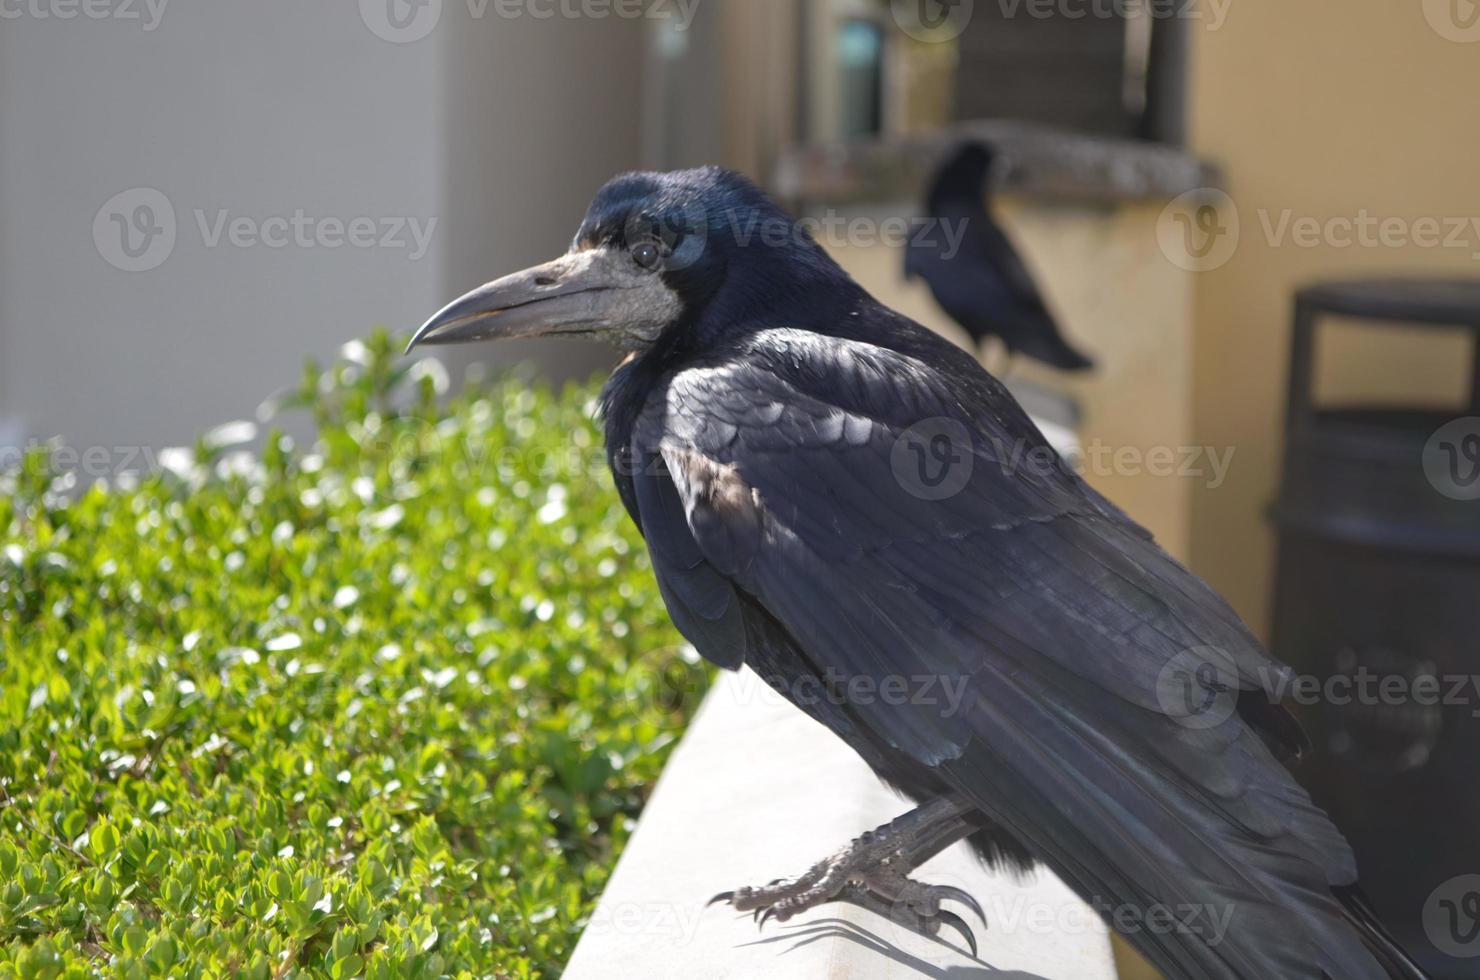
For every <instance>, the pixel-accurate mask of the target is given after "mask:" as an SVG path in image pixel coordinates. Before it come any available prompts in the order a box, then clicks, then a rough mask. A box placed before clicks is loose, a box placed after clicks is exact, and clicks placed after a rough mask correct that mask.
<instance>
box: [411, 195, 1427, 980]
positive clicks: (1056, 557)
mask: <svg viewBox="0 0 1480 980" xmlns="http://www.w3.org/2000/svg"><path fill="white" fill-rule="evenodd" d="M778 230H779V231H780V232H782V233H780V234H778V233H776V232H777V231H778ZM537 334H578V335H590V336H598V337H604V338H606V339H608V340H610V341H612V342H613V343H615V344H616V345H617V346H619V347H621V348H623V349H625V350H626V351H628V356H627V358H626V359H625V360H624V361H623V362H622V364H621V366H620V367H619V368H618V369H617V370H616V372H615V373H614V374H613V375H612V378H611V380H610V381H609V382H608V384H607V386H606V388H605V390H604V393H603V396H602V404H603V406H604V412H605V425H606V438H607V453H608V459H609V462H610V465H611V471H612V474H613V476H614V478H615V480H616V484H617V488H618V490H619V492H620V494H621V499H622V502H623V503H624V504H625V505H626V508H627V510H628V512H629V513H630V514H631V516H632V519H633V520H634V521H635V522H636V523H637V525H638V526H639V527H640V528H641V530H642V534H643V536H644V538H645V539H646V541H647V545H648V549H649V552H650V554H651V557H652V562H653V566H654V570H655V572H656V574H657V578H658V583H659V585H660V587H661V590H662V594H663V597H664V599H665V601H666V603H667V606H668V609H669V611H670V613H671V614H672V616H673V620H674V622H675V623H676V624H677V625H678V628H679V629H680V630H681V631H682V632H683V633H684V635H685V636H686V637H688V638H689V640H690V641H692V642H693V644H694V645H695V646H696V647H697V648H698V649H699V651H700V652H701V653H703V655H704V656H705V657H707V658H708V659H709V660H711V661H713V662H714V663H716V664H718V665H720V666H722V667H726V668H729V669H736V668H738V667H740V666H741V665H742V664H745V665H749V666H750V667H752V668H754V670H755V671H756V672H757V673H758V674H759V675H760V676H761V677H762V678H764V679H765V680H766V681H767V682H768V683H769V684H771V685H772V686H774V687H775V688H776V689H777V690H778V691H780V692H781V693H782V694H784V695H785V696H787V697H788V698H790V699H791V700H792V701H793V702H794V703H796V704H797V705H798V707H800V708H801V709H802V710H804V711H806V712H807V713H808V714H810V715H811V716H812V717H813V718H815V719H816V720H818V721H819V722H821V723H822V724H824V725H826V726H827V727H828V728H829V729H831V730H832V731H833V732H834V733H836V734H837V735H838V737H840V738H842V739H843V740H845V741H846V742H847V743H848V744H849V745H850V746H852V747H853V748H854V749H855V750H857V752H858V753H859V755H861V756H862V757H863V759H864V760H865V761H866V762H867V763H868V764H869V765H870V766H871V767H872V768H873V770H874V771H875V772H876V773H878V774H879V776H880V777H882V778H883V779H884V780H885V781H886V782H888V783H889V784H891V785H892V786H894V787H896V788H897V789H898V790H900V791H902V792H903V793H904V794H906V795H907V796H909V797H912V798H913V799H914V800H916V801H918V803H919V806H918V808H917V809H915V810H913V811H911V812H910V813H908V814H906V815H904V816H902V817H900V818H899V819H897V820H895V821H893V822H892V823H890V824H888V825H886V826H884V827H881V828H878V829H877V830H875V831H873V832H872V833H869V834H865V835H863V836H861V837H859V838H858V839H857V840H855V841H854V842H853V843H852V844H850V845H848V846H847V847H844V848H843V849H842V850H840V851H838V852H837V853H835V854H833V855H831V856H829V857H826V858H824V859H823V860H821V861H819V862H818V863H817V864H816V865H815V866H813V867H812V868H811V869H809V870H807V871H806V872H804V873H803V874H801V875H800V876H799V877H797V878H793V879H788V880H784V881H779V882H777V883H775V884H772V885H766V886H760V887H747V888H739V889H736V890H735V891H732V892H726V893H723V894H722V895H720V896H717V898H720V899H724V900H726V901H728V902H730V903H731V904H732V905H733V906H734V907H736V908H738V909H741V910H749V911H754V912H755V913H756V914H757V915H758V917H760V918H761V919H762V921H763V922H764V920H765V919H766V918H769V917H774V918H777V919H786V918H789V917H790V916H793V915H795V914H797V913H798V912H800V911H802V910H804V909H808V908H812V907H815V906H817V905H819V904H822V903H825V902H829V901H835V900H842V901H849V902H855V903H857V904H860V905H863V906H865V907H868V908H872V909H875V910H878V911H880V912H882V913H884V914H886V915H891V916H892V917H894V918H896V919H902V920H904V921H906V922H907V923H908V924H911V925H913V926H914V927H916V928H918V929H921V930H923V931H927V932H931V933H935V932H938V931H939V929H940V927H941V926H942V925H949V926H951V927H953V928H956V929H959V930H960V931H961V932H962V933H963V935H964V936H965V937H966V939H967V942H968V943H970V944H972V946H973V950H974V940H973V939H972V936H971V932H970V930H969V928H968V927H967V926H966V924H965V922H964V921H963V920H962V919H961V917H960V916H958V915H957V914H956V913H955V912H952V911H951V910H949V909H947V908H943V907H942V906H941V902H942V900H946V901H951V902H959V903H962V904H963V905H964V906H965V907H967V908H971V909H973V910H975V911H977V912H978V914H979V913H980V906H979V905H977V903H976V902H975V900H974V899H973V898H972V897H971V896H969V895H967V894H965V893H964V892H962V891H961V890H960V889H955V888H949V887H943V886H932V885H929V884H924V883H921V882H917V881H915V880H913V879H911V878H909V877H907V875H908V873H909V872H910V871H911V870H913V869H914V868H915V867H917V866H918V865H920V864H921V863H922V862H924V861H925V860H927V859H928V858H929V857H931V856H932V855H934V854H936V853H938V852H939V851H941V850H942V849H943V848H945V847H946V846H948V845H950V844H952V843H954V842H955V841H958V840H961V839H964V838H969V839H970V841H971V843H972V845H973V846H974V847H975V848H976V850H977V851H978V853H980V854H981V855H982V857H983V858H984V859H985V860H988V861H991V862H993V863H995V864H998V865H1005V866H1009V867H1017V868H1026V867H1029V866H1031V865H1033V864H1034V863H1035V862H1041V863H1043V864H1045V865H1047V866H1048V867H1049V868H1051V869H1052V870H1053V871H1054V872H1055V873H1056V874H1057V875H1059V877H1060V878H1062V879H1063V880H1064V881H1065V882H1066V883H1068V884H1069V885H1070V886H1071V887H1072V888H1073V889H1074V890H1075V891H1076V892H1077V893H1078V894H1079V895H1081V896H1083V897H1084V899H1085V900H1086V901H1088V902H1090V903H1091V904H1092V905H1093V906H1094V907H1095V908H1096V909H1098V910H1099V911H1100V913H1101V914H1102V915H1104V916H1105V917H1106V919H1107V921H1108V922H1109V923H1110V924H1111V925H1112V926H1122V927H1123V926H1125V924H1126V923H1127V922H1135V921H1137V919H1136V917H1137V916H1139V917H1140V921H1143V922H1150V921H1152V917H1153V916H1155V917H1156V921H1160V922H1161V923H1162V925H1163V927H1161V928H1155V927H1149V926H1148V927H1145V928H1138V929H1135V930H1133V931H1131V932H1130V934H1129V935H1128V936H1127V938H1128V939H1129V941H1130V942H1131V943H1133V944H1134V945H1135V946H1137V947H1138V948H1139V949H1140V950H1141V951H1142V952H1143V953H1144V954H1145V955H1146V956H1147V957H1148V958H1149V959H1150V960H1151V961H1152V962H1153V963H1155V964H1156V965H1157V966H1158V967H1160V968H1161V970H1162V971H1163V972H1164V973H1165V974H1166V975H1167V976H1168V977H1171V978H1174V980H1179V978H1187V980H1208V978H1214V980H1234V978H1241V980H1268V978H1329V980H1379V978H1384V977H1405V978H1415V977H1421V976H1422V974H1421V973H1420V972H1419V970H1418V969H1417V968H1416V967H1414V966H1413V965H1412V964H1411V963H1410V962H1409V961H1408V959H1407V957H1405V956H1404V954H1403V953H1402V951H1401V950H1400V949H1399V948H1398V947H1397V946H1396V945H1395V944H1394V943H1393V941H1392V940H1391V939H1390V938H1389V937H1388V936H1387V934H1386V933H1385V932H1384V931H1383V930H1382V928H1381V926H1380V925H1379V924H1378V923H1377V920H1376V919H1375V918H1374V917H1373V915H1372V913H1371V912H1370V911H1369V910H1368V907H1367V905H1366V903H1365V902H1364V901H1363V899H1362V897H1361V894H1360V893H1359V892H1358V891H1357V889H1356V880H1357V872H1356V868H1355V866H1354V862H1353V858H1352V853H1351V851H1350V849H1349V848H1348V847H1347V844H1346V841H1345V840H1344V839H1343V838H1342V836H1341V834H1340V833H1339V832H1338V831H1337V830H1336V828H1335V827H1334V826H1332V824H1331V822H1330V821H1329V820H1328V819H1327V817H1326V815H1325V814H1324V813H1322V812H1321V811H1320V810H1319V809H1317V808H1316V807H1315V806H1314V805H1313V804H1312V803H1311V801H1310V799H1309V797H1308V796H1307V795H1306V794H1305V792H1304V791H1303V790H1302V789H1301V788H1300V787H1299V785H1297V784H1296V782H1295V781H1294V779H1293V778H1291V776H1290V774H1289V772H1288V771H1287V770H1286V768H1285V767H1284V765H1282V762H1281V760H1286V759H1290V758H1293V757H1294V756H1296V755H1297V754H1298V753H1299V752H1300V751H1301V748H1302V745H1303V736H1302V734H1301V732H1300V729H1299V727H1298V725H1297V724H1296V723H1295V722H1294V720H1293V719H1292V718H1291V717H1290V716H1289V715H1287V714H1286V713H1285V711H1284V710H1283V709H1282V708H1281V707H1280V706H1279V704H1278V692H1279V691H1280V690H1281V689H1282V687H1283V685H1284V684H1285V683H1286V682H1287V681H1288V680H1289V678H1290V673H1289V670H1288V668H1286V667H1284V666H1282V665H1281V664H1279V663H1276V662H1275V661H1273V660H1272V659H1270V657H1269V656H1268V654H1266V653H1265V652H1264V650H1263V649H1261V648H1260V646H1259V644H1258V643H1257V642H1256V641H1255V639H1254V638H1253V636H1251V635H1250V633H1249V631H1248V630H1247V629H1246V628H1245V627H1244V625H1243V624H1242V623H1241V622H1240V621H1239V619H1238V617H1237V616H1236V615H1235V614H1234V612H1233V611H1232V610H1231V609H1230V608H1229V607H1228V606H1227V605H1226V604H1225V603H1224V602H1223V600H1221V599H1220V598H1219V597H1218V596H1217V595H1216V594H1214V593H1213V591H1212V590H1211V589H1209V588H1208V587H1207V586H1206V585H1205V584H1203V582H1201V581H1200V580H1199V579H1198V578H1197V577H1195V576H1194V575H1192V574H1191V573H1190V572H1188V571H1187V570H1186V569H1184V568H1183V567H1182V566H1180V565H1179V564H1177V563H1176V562H1175V561H1173V560H1172V559H1171V558H1170V557H1169V556H1168V555H1167V554H1166V553H1165V552H1163V551H1162V550H1161V549H1160V548H1159V547H1157V545H1156V544H1155V543H1154V542H1153V541H1152V539H1151V536H1150V535H1149V534H1148V533H1147V532H1146V531H1145V530H1143V529H1142V528H1140V527H1139V526H1137V525H1136V524H1135V523H1134V522H1132V521H1131V520H1130V519H1129V518H1128V517H1127V516H1126V515H1125V514H1123V513H1122V512H1121V511H1119V510H1117V509H1116V508H1115V507H1114V506H1113V505H1111V504H1110V503H1109V502H1107V501H1106V500H1105V499H1104V498H1102V497H1101V496H1100V495H1098V494H1097V493H1096V492H1095V491H1094V490H1092V489H1091V488H1090V487H1089V486H1087V485H1086V484H1085V483H1084V482H1082V481H1081V480H1080V479H1079V477H1078V476H1077V475H1076V474H1075V473H1074V472H1073V471H1072V470H1070V469H1069V468H1067V467H1065V466H1064V465H1062V464H1061V461H1059V460H1058V458H1057V457H1056V456H1055V455H1054V454H1053V452H1052V450H1050V449H1048V446H1047V444H1046V443H1045V442H1044V440H1043V438H1042V436H1041V435H1040V434H1039V432H1038V430H1037V429H1036V428H1035V427H1034V425H1033V423H1032V422H1031V421H1030V420H1029V419H1028V417H1027V416H1026V415H1025V414H1024V413H1023V411H1022V410H1021V409H1020V408H1019V406H1018V405H1017V403H1016V402H1014V401H1013V399H1012V397H1011V396H1010V395H1009V394H1008V393H1007V391H1006V390H1005V389H1004V388H1003V386H1002V385H1001V384H1000V383H999V382H998V381H997V380H996V379H995V378H993V377H992V376H991V375H990V374H988V373H987V372H986V371H985V370H983V369H982V368H981V367H980V366H979V365H978V364H977V363H976V361H975V360H974V359H973V358H972V357H971V356H970V355H969V354H967V353H966V352H965V351H962V350H961V349H960V348H958V347H956V346H955V345H953V344H951V343H948V342H947V341H945V340H943V339H941V338H939V337H937V336H936V335H935V334H933V333H931V332H930V331H928V330H926V329H925V328H923V327H921V326H919V325H918V324H915V323H913V322H912V321H910V320H908V319H906V318H905V317H903V316H901V315H899V314H897V313H895V312H893V311H891V310H889V309H887V308H885V307H884V306H882V305H880V304H879V303H878V302H876V301H875V300H874V299H873V298H871V297H870V296H869V295H868V294H867V293H866V292H865V291H864V290H863V288H862V287H860V286H859V285H858V284H857V283H855V282H854V281H853V280H852V279H850V278H849V277H848V275H847V274H846V273H844V272H843V271H842V269H840V268H839V267H838V266H837V265H836V264H835V263H834V262H833V261H832V260H831V259H830V258H829V257H828V256H827V255H826V254H825V253H824V252H823V251H822V249H820V248H819V247H818V246H817V245H816V244H815V242H814V241H813V240H812V239H811V238H810V237H809V236H808V235H807V233H806V232H805V230H804V229H802V228H800V227H799V226H797V225H796V224H795V223H794V222H793V221H792V220H791V219H790V218H789V217H788V216H787V215H786V214H785V213H784V212H782V211H781V210H780V209H779V208H778V207H776V206H775V205H774V204H773V203H772V202H771V201H770V200H769V199H768V198H766V197H765V196H764V195H763V194H762V193H761V192H760V191H758V190H757V189H756V188H755V187H754V186H753V185H752V184H750V183H749V182H748V181H746V180H745V179H744V178H743V177H741V176H739V175H737V174H734V173H731V172H729V171H725V170H720V169H713V168H711V169H704V170H694V171H685V172H680V173H672V174H630V175H627V176H623V177H618V178H616V179H615V180H613V181H611V182H610V183H608V184H607V185H606V186H605V187H603V188H602V189H601V191H600V192H599V193H598V194H597V196H596V199H595V201H594V202H593V203H592V205H591V207H590V210H589V212H588V213H587V215H586V217H585V220H584V222H583V223H582V224H581V227H580V230H579V232H578V233H577V235H576V238H575V241H574V242H573V243H572V245H571V248H570V251H569V252H568V253H567V254H566V255H564V256H562V257H561V258H558V259H555V260H554V261H553V262H550V263H547V264H545V265H541V266H537V267H535V268H532V269H529V270H526V271H524V272H519V273H515V274H514V275H511V276H507V277H505V278H503V279H499V280H497V281H495V282H491V283H488V284H487V285H485V286H482V287H480V288H478V289H476V290H474V291H473V292H471V293H469V294H467V295H466V296H463V297H462V298H460V299H458V300H456V301H454V302H453V303H451V304H449V305H448V306H447V307H446V308H444V309H443V310H442V311H441V312H439V313H438V314H436V315H435V316H434V317H432V319H431V320H429V321H428V322H427V323H426V324H425V325H423V326H422V327H421V329H420V330H418V331H417V333H416V335H415V337H414V338H413V341H412V345H413V346H414V345H415V344H438V343H454V342H458V341H467V340H475V339H481V338H500V337H523V336H531V335H537ZM819 692H825V693H824V694H823V696H819ZM736 778H743V776H741V775H739V774H737V777H736ZM696 832H702V828H696ZM782 832H784V831H782ZM716 846H723V842H716ZM1167 917H1169V918H1167Z"/></svg>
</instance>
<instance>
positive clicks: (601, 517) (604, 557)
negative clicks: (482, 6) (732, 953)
mask: <svg viewBox="0 0 1480 980" xmlns="http://www.w3.org/2000/svg"><path fill="white" fill-rule="evenodd" d="M439 374H440V369H439V368H438V367H436V366H435V365H421V366H420V367H416V366H412V365H410V364H408V363H407V362H405V361H403V360H401V359H400V358H399V357H398V355H397V352H396V351H395V349H394V345H393V344H392V342H391V340H390V338H389V337H387V336H385V335H379V336H377V337H375V338H372V339H371V340H370V341H368V342H366V343H363V344H354V345H351V346H350V347H349V348H347V349H346V357H345V359H344V360H343V361H342V362H341V363H338V364H336V365H335V366H334V367H332V368H331V369H330V370H328V371H326V372H324V373H322V374H321V373H320V372H319V371H318V370H317V369H316V368H314V367H312V366H310V368H309V370H308V372H307V373H306V376H305V378H304V381H303V383H302V386H301V388H300V390H299V391H298V392H297V393H296V394H295V395H293V396H291V397H289V398H287V399H284V402H283V404H284V407H287V408H294V409H298V410H300V411H303V412H306V413H308V414H309V416H310V417H312V419H313V420H314V421H315V423H316V426H315V428H316V431H317V433H318V436H317V441H316V443H315V444H314V445H313V446H312V447H311V448H310V449H308V450H306V451H295V450H294V448H293V447H292V444H291V440H289V439H288V438H287V437H285V436H282V435H280V434H278V433H276V432H274V433H271V434H269V435H268V436H267V438H266V444H265V448H264V449H263V450H262V452H260V453H258V454H254V455H250V456H248V455H247V454H245V453H242V452H240V451H239V450H232V449H230V448H229V447H225V446H223V445H221V443H223V442H229V441H230V440H231V436H232V433H231V432H230V431H225V432H218V433H217V434H216V435H215V436H213V437H208V438H206V439H205V440H203V441H202V443H201V444H200V445H198V446H197V447H196V449H195V450H194V452H193V453H192V454H178V453H177V454H173V455H172V456H169V457H166V458H165V459H164V463H165V464H166V465H165V467H164V468H163V471H162V472H161V473H159V474H157V475H153V476H148V477H145V478H143V479H141V480H140V481H138V482H137V484H136V485H129V484H127V483H122V484H118V483H116V484H115V485H114V486H113V487H111V488H106V489H105V488H103V487H100V486H99V487H93V488H91V489H87V488H82V487H74V486H71V485H70V484H71V477H70V476H69V475H67V474H65V473H58V472H57V469H56V465H55V464H56V461H55V459H50V460H49V459H47V458H44V457H43V456H41V455H38V454H32V456H30V457H29V458H28V459H27V461H26V463H25V465H24V467H22V468H21V469H20V470H18V471H16V470H13V471H12V472H11V473H9V475H7V476H4V477H0V479H3V480H4V481H5V485H4V486H3V487H0V976H23V977H27V978H30V977H42V978H45V977H53V976H68V977H71V976H89V975H99V974H101V975H105V976H124V977H145V976H163V975H170V976H183V977H216V976H238V975H240V976H246V977H269V976H276V977H285V976H286V977H292V976H303V977H335V978H339V977H351V976H356V975H364V976H368V977H377V978H379V977H397V976H400V977H412V976H418V977H419V976H438V975H447V976H455V977H471V976H509V977H523V976H539V975H553V974H558V972H559V969H560V966H561V964H563V963H564V961H565V959H566V957H567V956H568V955H569V953H570V950H571V948H572V946H573V944H574V941H575V939H576V937H577V936H578V935H579V934H580V930H581V927H582V925H583V923H584V919H585V917H587V916H588V915H589V913H590V911H591V908H592V905H593V903H594V900H595V898H596V896H597V895H599V893H600V891H601V889H602V886H603V884H604V882H605V880H606V877H607V875H608V873H609V871H610V869H611V867H612V865H613V864H614V863H615V860H616V855H617V854H618V852H619V851H620V850H621V848H622V845H623V842H624V841H625V840H626V838H627V835H628V833H629V832H630V830H631V828H632V826H633V822H634V818H635V817H636V815H637V814H638V812H639V811H640V810H641V808H642V804H643V802H644V800H645V798H646V794H647V791H648V789H649V787H650V786H651V784H652V783H653V781H654V779H655V778H656V777H657V775H658V772H659V770H660V769H661V767H662V764H663V761H664V758H665V757H666V754H667V749H668V748H669V747H670V746H671V745H672V744H673V742H674V740H675V739H676V737H677V735H678V734H679V732H680V730H681V728H682V726H683V724H684V722H685V721H686V719H687V717H688V714H689V712H690V711H691V709H692V708H693V707H694V705H695V702H696V700H697V696H698V695H699V694H700V693H701V689H702V687H703V685H704V681H705V674H704V672H703V671H702V669H701V668H700V667H699V666H698V665H697V664H696V663H695V660H694V657H693V654H692V651H691V650H688V649H687V648H685V647H683V646H682V645H681V644H680V641H679V639H678V637H677V635H676V634H675V633H673V632H672V630H671V627H670V626H669V625H668V622H667V618H666V616H665V614H664V612H663V607H662V604H661V602H660V601H659V597H658V595H657V591H656V587H655V585H654V584H653V581H652V577H651V573H650V571H649V568H648V564H647V559H646V554H645V552H644V550H643V548H642V546H641V542H640V540H639V538H638V536H637V534H636V532H635V531H634V529H633V528H632V527H631V526H630V523H629V521H628V519H627V517H626V515H625V514H624V513H623V512H622V508H621V506H620V504H619V502H618V500H617V497H616V494H615V493H614V492H613V490H612V488H611V481H610V477H609V476H608V474H607V473H606V471H605V462H604V459H603V456H602V452H601V448H600V438H599V434H598V432H597V429H596V426H595V425H594V424H593V423H592V421H591V398H592V390H591V389H589V388H579V389H576V390H573V391H570V392H566V393H563V394H558V395H557V394H553V393H551V392H550V391H548V390H546V389H544V388H541V387H538V386H531V385H529V384H526V383H520V382H519V381H517V380H513V379H504V380H502V381H500V382H499V383H498V384H495V385H492V386H489V387H486V388H481V389H478V390H476V391H475V392H473V393H471V394H468V395H465V396H462V397H459V398H457V399H455V400H454V401H453V402H452V404H451V405H450V407H447V408H440V407H439V400H438V394H439V389H440V388H441V387H443V384H442V383H441V380H442V379H441V378H439ZM239 434H240V433H238V435H239Z"/></svg>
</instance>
